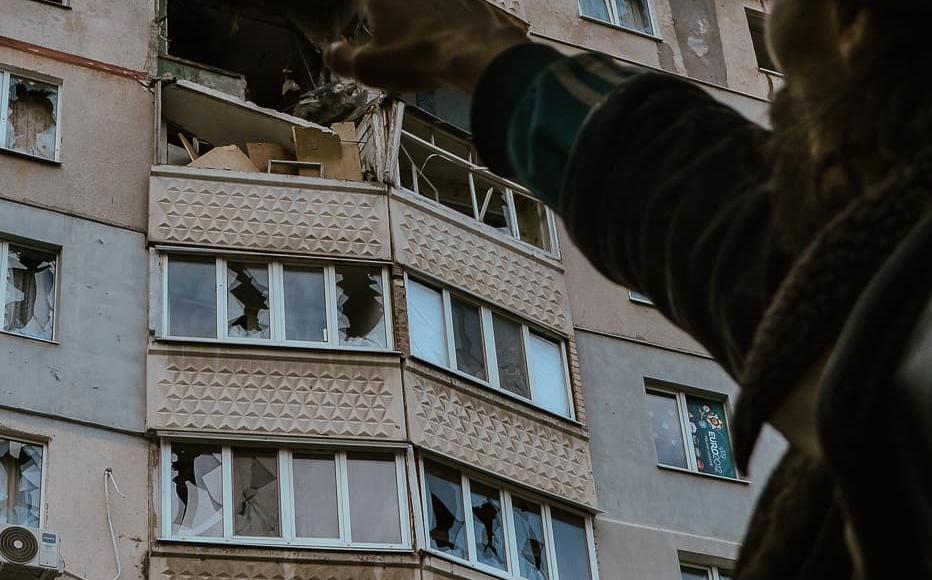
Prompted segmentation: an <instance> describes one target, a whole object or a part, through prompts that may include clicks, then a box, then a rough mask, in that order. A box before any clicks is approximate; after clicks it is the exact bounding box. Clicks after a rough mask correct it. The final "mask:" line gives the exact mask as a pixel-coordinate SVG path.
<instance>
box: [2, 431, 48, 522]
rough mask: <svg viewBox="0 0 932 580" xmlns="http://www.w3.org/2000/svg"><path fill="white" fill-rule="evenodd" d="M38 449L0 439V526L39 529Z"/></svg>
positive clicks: (39, 470) (40, 457)
mask: <svg viewBox="0 0 932 580" xmlns="http://www.w3.org/2000/svg"><path fill="white" fill-rule="evenodd" d="M41 505H42V446H41V445H33V444H31V443H21V442H19V441H10V440H9V439H0V524H18V525H21V526H27V527H31V528H37V527H39V509H40V507H41Z"/></svg>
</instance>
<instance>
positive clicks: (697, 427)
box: [686, 397, 737, 478]
mask: <svg viewBox="0 0 932 580" xmlns="http://www.w3.org/2000/svg"><path fill="white" fill-rule="evenodd" d="M686 409H687V411H688V412H689V429H690V432H691V435H692V442H693V447H695V449H696V467H697V468H698V469H699V471H700V472H702V473H708V474H710V475H718V476H721V477H730V478H736V477H737V472H736V470H735V463H734V458H733V456H732V451H731V439H730V438H729V437H728V425H727V423H726V422H725V405H724V404H723V403H721V402H718V401H710V400H708V399H697V398H694V397H686Z"/></svg>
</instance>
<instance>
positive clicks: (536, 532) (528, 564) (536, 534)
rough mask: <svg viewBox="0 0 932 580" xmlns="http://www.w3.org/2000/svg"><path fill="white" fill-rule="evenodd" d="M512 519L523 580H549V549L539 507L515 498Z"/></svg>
mask: <svg viewBox="0 0 932 580" xmlns="http://www.w3.org/2000/svg"><path fill="white" fill-rule="evenodd" d="M511 505H512V509H511V511H512V517H513V518H514V522H515V540H516V541H517V544H518V567H519V572H520V573H521V577H522V578H526V579H527V580H548V578H550V574H549V572H548V568H547V549H546V544H545V542H544V519H543V516H542V515H541V508H540V506H539V505H537V504H535V503H532V502H529V501H527V500H524V499H521V498H519V497H513V498H512V501H511Z"/></svg>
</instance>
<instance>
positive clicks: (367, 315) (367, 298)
mask: <svg viewBox="0 0 932 580" xmlns="http://www.w3.org/2000/svg"><path fill="white" fill-rule="evenodd" d="M336 285H337V313H338V316H339V320H338V326H339V330H340V345H342V346H360V347H369V348H386V347H388V335H387V332H386V327H385V306H386V305H385V290H384V288H382V271H381V270H380V269H377V268H367V267H364V266H337V267H336Z"/></svg>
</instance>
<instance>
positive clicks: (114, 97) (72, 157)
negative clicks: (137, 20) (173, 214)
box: [0, 0, 154, 232]
mask: <svg viewBox="0 0 932 580" xmlns="http://www.w3.org/2000/svg"><path fill="white" fill-rule="evenodd" d="M109 4H110V3H108V5H109ZM112 4H113V5H114V6H115V8H114V9H115V10H117V8H116V7H117V6H122V5H123V4H124V3H122V2H117V3H112ZM14 5H15V6H17V7H19V6H26V7H31V6H33V5H41V4H40V3H39V2H36V1H35V0H22V1H16V2H2V3H0V30H2V28H3V27H6V26H18V25H19V24H18V23H19V22H20V21H21V19H20V18H19V15H18V13H17V16H16V17H13V16H12V15H7V14H4V12H6V11H13V10H17V8H12V6H14ZM110 26H114V25H113V24H112V23H111V24H110ZM114 45H117V43H114ZM2 67H15V68H18V69H21V70H23V71H28V72H33V73H38V74H40V75H44V76H47V77H52V78H54V79H59V80H60V81H61V90H60V93H59V119H58V122H59V126H60V130H61V163H49V162H45V161H39V160H36V159H31V158H26V157H21V156H18V155H15V154H12V153H8V152H4V151H0V173H2V174H3V175H4V176H5V178H4V180H3V181H2V182H0V198H5V199H10V200H14V201H22V202H24V203H29V204H31V205H36V206H40V207H45V208H49V209H54V210H57V211H61V212H63V213H69V214H73V215H77V216H81V217H87V218H90V219H94V220H97V221H102V222H105V223H109V224H112V225H117V226H121V227H126V228H131V229H135V230H137V231H140V232H141V231H144V228H145V224H146V191H147V187H148V178H149V168H150V167H151V164H152V155H153V153H152V151H153V143H152V135H153V130H154V129H153V128H152V122H151V119H152V118H153V106H154V104H153V103H154V101H153V96H152V93H150V92H149V89H148V88H147V87H145V86H143V85H141V84H140V83H138V82H137V81H135V80H131V79H127V78H123V77H117V76H113V75H111V74H107V73H104V72H100V71H96V70H91V69H87V68H82V67H78V66H74V65H71V64H66V63H63V62H60V61H57V60H52V59H49V58H45V57H41V56H36V55H33V54H29V53H25V52H21V51H18V50H13V49H11V48H6V47H2V46H0V68H2Z"/></svg>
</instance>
